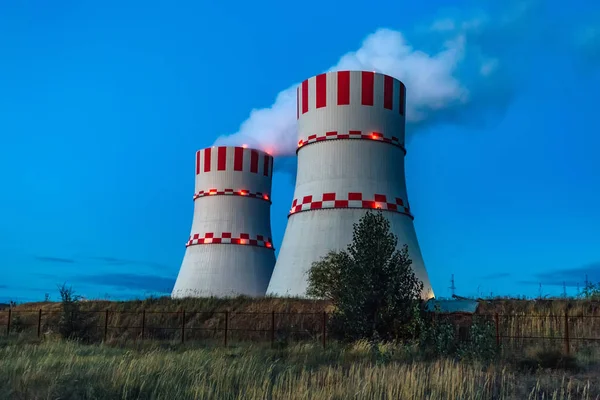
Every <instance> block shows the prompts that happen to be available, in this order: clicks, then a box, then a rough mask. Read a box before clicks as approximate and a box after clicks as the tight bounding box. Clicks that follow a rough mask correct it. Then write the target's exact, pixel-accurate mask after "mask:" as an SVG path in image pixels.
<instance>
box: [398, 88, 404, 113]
mask: <svg viewBox="0 0 600 400" xmlns="http://www.w3.org/2000/svg"><path fill="white" fill-rule="evenodd" d="M405 99H406V87H405V86H404V84H403V83H402V82H400V103H399V105H398V110H399V112H400V115H402V116H403V115H404V105H405V104H404V103H405Z"/></svg>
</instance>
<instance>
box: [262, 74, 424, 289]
mask: <svg viewBox="0 0 600 400" xmlns="http://www.w3.org/2000/svg"><path fill="white" fill-rule="evenodd" d="M297 98H298V101H297V119H298V139H299V141H298V150H297V155H298V172H297V176H296V188H295V193H294V200H293V203H292V208H291V211H290V213H289V215H288V223H287V227H286V230H285V234H284V238H283V242H282V244H281V248H280V250H279V254H278V257H277V263H276V265H275V270H274V271H273V276H272V278H271V282H270V283H269V288H268V290H267V294H271V295H279V296H300V297H303V296H305V292H306V288H307V271H308V270H309V269H310V267H311V265H312V263H313V262H314V261H318V260H319V259H320V258H321V257H323V256H325V255H326V254H327V253H328V252H329V251H330V250H342V249H346V248H347V246H348V244H350V242H351V241H352V234H353V224H354V223H356V222H358V221H359V219H360V218H361V217H362V216H363V215H365V213H366V212H367V210H371V209H381V210H384V213H385V216H386V217H387V218H388V220H389V221H390V225H391V229H392V231H393V233H394V234H395V235H396V236H397V237H398V247H399V248H400V246H402V245H403V244H407V245H408V249H409V253H410V257H411V259H412V262H413V263H412V266H413V270H414V272H415V275H416V276H417V277H418V278H419V279H420V280H421V281H422V282H423V285H424V291H423V294H422V295H423V297H424V298H430V297H433V291H432V289H431V284H430V282H429V278H428V276H427V272H426V270H425V265H424V263H423V257H422V255H421V250H420V249H419V244H418V242H417V237H416V233H415V229H414V225H413V216H412V214H411V212H410V208H409V205H408V198H407V195H406V184H405V180H404V156H405V154H406V151H405V149H404V121H405V117H404V114H405V98H406V90H405V86H404V84H403V83H402V82H400V81H399V80H397V79H395V78H392V77H390V76H386V75H382V74H379V73H374V72H361V71H341V72H329V73H326V74H322V75H318V76H316V77H312V78H310V79H307V80H305V81H304V82H302V84H301V85H300V86H299V87H298V89H297Z"/></svg>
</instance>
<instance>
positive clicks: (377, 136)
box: [296, 131, 406, 154]
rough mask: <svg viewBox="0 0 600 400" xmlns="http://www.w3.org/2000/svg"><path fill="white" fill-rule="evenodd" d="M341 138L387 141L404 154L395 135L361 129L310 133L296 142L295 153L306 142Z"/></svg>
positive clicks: (403, 149) (402, 147) (404, 150)
mask: <svg viewBox="0 0 600 400" xmlns="http://www.w3.org/2000/svg"><path fill="white" fill-rule="evenodd" d="M342 139H362V140H375V141H379V142H384V143H389V144H393V145H394V146H397V147H399V148H401V149H402V151H403V152H404V154H406V149H405V148H404V146H403V145H402V143H400V140H399V139H398V138H397V137H395V136H391V137H386V136H383V134H381V133H379V132H362V131H348V132H347V133H346V132H337V131H332V132H326V133H325V134H324V135H310V136H309V137H308V138H306V140H300V141H299V142H298V148H297V149H296V153H297V152H298V150H300V149H301V148H302V147H304V146H306V145H308V144H311V143H317V142H322V141H324V140H342Z"/></svg>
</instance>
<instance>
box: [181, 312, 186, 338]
mask: <svg viewBox="0 0 600 400" xmlns="http://www.w3.org/2000/svg"><path fill="white" fill-rule="evenodd" d="M181 343H182V344H183V343H185V310H181Z"/></svg>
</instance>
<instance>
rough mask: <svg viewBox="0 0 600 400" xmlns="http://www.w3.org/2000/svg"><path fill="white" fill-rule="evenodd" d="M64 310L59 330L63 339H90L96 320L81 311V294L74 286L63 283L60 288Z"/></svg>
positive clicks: (59, 322)
mask: <svg viewBox="0 0 600 400" xmlns="http://www.w3.org/2000/svg"><path fill="white" fill-rule="evenodd" d="M58 291H59V293H60V298H61V303H62V310H61V315H60V319H59V321H58V332H59V333H60V335H61V337H62V338H63V339H68V340H83V341H90V340H91V333H92V330H93V324H94V321H93V320H91V319H90V318H87V317H86V316H85V314H84V313H83V312H82V311H81V304H80V300H81V296H79V295H77V294H76V293H75V292H74V290H73V288H71V287H67V286H66V284H63V285H62V286H60V287H59V288H58Z"/></svg>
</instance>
